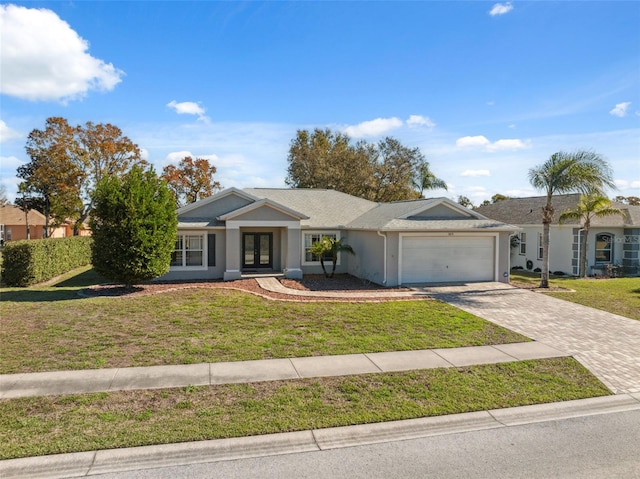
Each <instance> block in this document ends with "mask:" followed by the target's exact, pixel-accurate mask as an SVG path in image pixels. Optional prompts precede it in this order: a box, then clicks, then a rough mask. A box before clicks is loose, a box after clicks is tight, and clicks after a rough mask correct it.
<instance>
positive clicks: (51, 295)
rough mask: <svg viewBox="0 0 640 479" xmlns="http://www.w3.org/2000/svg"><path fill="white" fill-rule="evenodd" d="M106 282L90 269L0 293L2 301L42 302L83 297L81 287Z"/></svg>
mask: <svg viewBox="0 0 640 479" xmlns="http://www.w3.org/2000/svg"><path fill="white" fill-rule="evenodd" d="M105 282H106V280H105V279H104V278H103V277H102V276H100V275H99V274H98V273H96V272H95V271H94V270H93V269H90V270H88V271H84V272H82V273H79V274H76V275H74V276H71V277H70V278H67V279H65V280H63V281H60V282H58V283H55V284H52V285H46V286H45V285H39V286H38V285H36V286H31V287H27V288H20V289H17V288H16V289H11V290H9V291H3V292H2V293H0V302H10V301H13V302H20V303H25V302H27V303H29V302H32V303H40V302H47V301H68V300H71V299H83V296H80V294H79V292H80V290H81V289H84V288H88V287H89V286H94V285H97V284H102V283H105Z"/></svg>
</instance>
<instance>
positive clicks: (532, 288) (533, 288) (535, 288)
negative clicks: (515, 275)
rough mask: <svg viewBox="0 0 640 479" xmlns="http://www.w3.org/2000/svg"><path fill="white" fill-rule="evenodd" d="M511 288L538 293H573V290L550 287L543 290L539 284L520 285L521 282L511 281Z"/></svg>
mask: <svg viewBox="0 0 640 479" xmlns="http://www.w3.org/2000/svg"><path fill="white" fill-rule="evenodd" d="M510 284H511V286H515V287H516V288H520V289H527V290H529V291H534V292H537V293H571V292H573V290H572V289H567V288H561V287H559V286H549V287H548V288H541V287H540V286H539V284H538V283H535V284H532V283H520V282H519V281H511V282H510Z"/></svg>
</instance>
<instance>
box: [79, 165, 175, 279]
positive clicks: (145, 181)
mask: <svg viewBox="0 0 640 479" xmlns="http://www.w3.org/2000/svg"><path fill="white" fill-rule="evenodd" d="M90 224H91V230H92V234H93V250H92V263H93V266H94V268H95V269H96V271H97V272H98V273H100V274H101V275H103V276H104V277H105V278H108V279H110V280H112V281H115V282H118V283H123V284H125V285H127V286H128V287H130V286H131V285H133V284H136V283H140V282H142V281H147V280H150V279H153V278H156V277H158V276H162V275H163V274H165V273H167V272H168V271H169V265H170V262H171V253H173V251H174V248H175V241H176V234H177V231H178V219H177V216H176V212H175V200H174V197H173V194H172V193H171V190H170V189H169V187H168V186H167V184H166V182H165V181H164V180H163V179H161V178H159V177H158V176H157V175H156V174H155V172H154V171H153V170H148V171H144V170H143V169H142V168H141V167H140V166H139V165H134V166H133V168H132V169H131V170H130V171H129V172H128V173H126V174H125V175H124V176H123V177H118V176H105V177H103V178H102V179H101V180H100V182H99V183H98V185H97V187H96V190H95V192H94V209H93V212H92V214H91V220H90Z"/></svg>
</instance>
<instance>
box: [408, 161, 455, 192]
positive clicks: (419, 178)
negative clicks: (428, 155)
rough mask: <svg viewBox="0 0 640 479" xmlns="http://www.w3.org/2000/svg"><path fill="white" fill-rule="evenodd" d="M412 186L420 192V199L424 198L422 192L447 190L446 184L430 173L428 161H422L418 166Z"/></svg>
mask: <svg viewBox="0 0 640 479" xmlns="http://www.w3.org/2000/svg"><path fill="white" fill-rule="evenodd" d="M414 185H415V187H416V188H417V189H418V190H420V197H423V196H424V190H437V189H440V188H441V189H443V190H446V189H447V183H446V182H445V181H444V180H441V179H440V178H437V177H436V175H434V174H433V173H432V172H431V169H430V168H429V162H428V161H423V162H422V163H420V165H419V166H418V173H417V175H416V180H415V181H414Z"/></svg>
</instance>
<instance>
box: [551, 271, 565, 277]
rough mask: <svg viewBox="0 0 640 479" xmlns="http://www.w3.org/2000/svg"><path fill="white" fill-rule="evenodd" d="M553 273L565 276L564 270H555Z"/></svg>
mask: <svg viewBox="0 0 640 479" xmlns="http://www.w3.org/2000/svg"><path fill="white" fill-rule="evenodd" d="M553 275H554V276H564V271H554V272H553Z"/></svg>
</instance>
